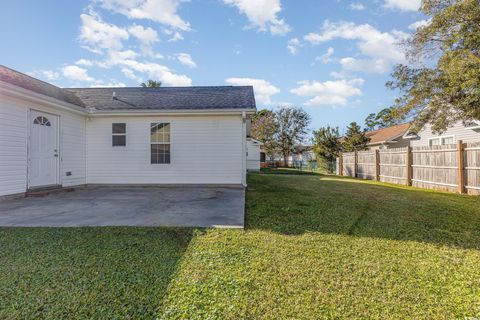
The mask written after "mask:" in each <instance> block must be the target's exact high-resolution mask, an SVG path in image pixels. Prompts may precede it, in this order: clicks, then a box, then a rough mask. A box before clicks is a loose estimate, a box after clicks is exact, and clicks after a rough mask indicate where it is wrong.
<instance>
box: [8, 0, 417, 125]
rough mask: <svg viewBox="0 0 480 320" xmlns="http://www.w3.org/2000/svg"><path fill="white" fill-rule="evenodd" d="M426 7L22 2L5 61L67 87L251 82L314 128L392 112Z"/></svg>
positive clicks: (11, 20)
mask: <svg viewBox="0 0 480 320" xmlns="http://www.w3.org/2000/svg"><path fill="white" fill-rule="evenodd" d="M419 3H420V0H374V1H362V0H358V1H357V0H355V1H346V0H330V1H327V0H325V1H320V0H300V1H299V0H297V1H293V0H190V1H184V0H91V1H61V0H43V1H37V0H31V1H26V0H16V1H9V2H6V3H5V2H4V3H3V4H1V8H0V39H1V43H2V50H1V51H0V63H1V64H3V65H6V66H8V67H11V68H14V69H17V70H19V71H22V72H26V73H28V74H30V75H33V76H35V77H37V78H40V79H42V80H45V81H48V82H51V83H53V84H56V85H59V86H63V87H90V86H137V85H138V84H139V83H140V82H142V81H145V80H147V79H155V80H160V81H162V83H163V85H164V86H182V85H225V84H233V85H245V84H252V85H253V86H254V89H255V93H256V99H257V106H258V108H262V107H267V108H275V107H277V106H279V105H295V106H300V107H303V108H304V109H305V110H306V111H307V112H308V113H310V114H311V116H312V125H311V128H312V129H315V128H318V127H320V126H325V125H333V126H339V127H340V128H341V129H342V130H343V129H344V128H345V127H346V125H347V124H348V123H350V122H351V121H357V122H359V123H361V124H363V120H364V119H365V117H366V116H367V115H368V114H369V113H371V112H377V111H379V110H380V109H381V108H382V107H385V106H388V105H390V104H391V103H392V101H393V99H394V97H395V92H391V91H388V90H387V89H386V88H385V85H384V84H385V82H386V81H387V80H388V79H389V73H390V72H391V70H392V67H393V65H394V64H396V63H401V62H405V57H404V54H403V51H402V49H401V47H400V46H399V45H398V43H399V42H400V41H402V40H404V39H406V38H407V37H408V36H409V34H411V33H412V32H413V30H414V29H415V27H416V26H418V25H421V24H422V23H424V22H425V21H424V20H423V19H425V17H423V16H422V15H421V14H420V13H418V11H417V9H418V6H419Z"/></svg>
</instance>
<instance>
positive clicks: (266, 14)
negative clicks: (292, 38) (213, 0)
mask: <svg viewBox="0 0 480 320" xmlns="http://www.w3.org/2000/svg"><path fill="white" fill-rule="evenodd" d="M223 2H224V3H225V4H227V5H231V6H235V7H237V9H238V11H240V12H241V13H243V14H245V15H246V16H247V18H248V21H249V22H250V27H252V28H257V29H258V30H260V31H263V32H266V31H269V32H270V33H271V34H273V35H285V34H287V33H288V32H290V30H291V28H290V26H289V25H288V24H287V23H286V22H285V20H284V19H281V18H279V17H278V14H279V13H280V11H282V5H281V3H280V0H223Z"/></svg>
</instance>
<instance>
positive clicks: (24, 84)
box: [0, 65, 84, 107]
mask: <svg viewBox="0 0 480 320" xmlns="http://www.w3.org/2000/svg"><path fill="white" fill-rule="evenodd" d="M0 81H3V82H6V83H10V84H13V85H16V86H18V87H21V88H23V89H27V90H31V91H33V92H36V93H40V94H43V95H46V96H48V97H51V98H55V99H57V100H60V101H64V102H67V103H71V104H74V105H77V106H79V107H83V106H84V104H83V102H82V100H80V99H79V98H78V97H77V96H76V95H75V94H73V93H72V92H70V91H66V90H63V89H62V88H59V87H56V86H54V85H53V84H50V83H47V82H44V81H42V80H38V79H35V78H33V77H30V76H28V75H26V74H23V73H21V72H18V71H16V70H13V69H10V68H7V67H5V66H2V65H0Z"/></svg>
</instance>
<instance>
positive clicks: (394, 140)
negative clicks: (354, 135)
mask: <svg viewBox="0 0 480 320" xmlns="http://www.w3.org/2000/svg"><path fill="white" fill-rule="evenodd" d="M409 128H410V123H403V124H399V125H395V126H391V127H388V128H383V129H378V130H374V131H368V132H366V136H367V137H369V138H370V142H369V143H368V149H369V150H377V149H390V148H403V147H407V146H409V145H410V138H409V137H406V136H405V135H406V134H407V133H408V129H409Z"/></svg>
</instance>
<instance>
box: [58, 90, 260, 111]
mask: <svg viewBox="0 0 480 320" xmlns="http://www.w3.org/2000/svg"><path fill="white" fill-rule="evenodd" d="M67 90H68V91H70V92H72V93H75V95H77V96H78V97H79V98H80V99H82V101H83V103H84V104H85V105H86V106H87V107H91V108H92V107H93V108H95V109H97V110H141V109H151V110H193V109H255V98H254V94H253V88H252V87H251V86H238V87H237V86H235V87H233V86H218V87H162V88H142V87H138V88H137V87H131V88H69V89H67ZM114 92H115V98H113V93H114Z"/></svg>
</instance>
